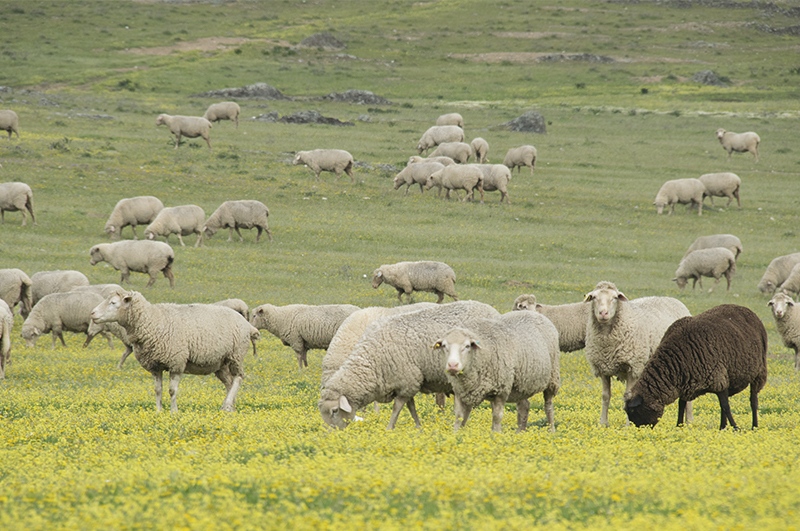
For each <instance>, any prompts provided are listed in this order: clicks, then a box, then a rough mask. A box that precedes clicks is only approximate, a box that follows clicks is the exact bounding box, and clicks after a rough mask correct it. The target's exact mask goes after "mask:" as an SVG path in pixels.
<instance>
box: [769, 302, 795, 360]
mask: <svg viewBox="0 0 800 531" xmlns="http://www.w3.org/2000/svg"><path fill="white" fill-rule="evenodd" d="M767 306H769V307H770V309H771V310H772V317H773V318H774V319H775V328H777V329H778V333H779V334H780V335H781V339H782V340H783V344H784V346H786V347H788V348H790V349H792V350H794V370H795V371H800V312H797V311H795V308H794V299H792V297H790V296H789V295H788V294H786V293H783V292H778V293H776V294H775V295H773V297H772V299H771V300H770V301H769V302H768V303H767Z"/></svg>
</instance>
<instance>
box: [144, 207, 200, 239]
mask: <svg viewBox="0 0 800 531" xmlns="http://www.w3.org/2000/svg"><path fill="white" fill-rule="evenodd" d="M205 222H206V213H205V212H203V209H202V208H200V207H199V206H197V205H181V206H176V207H166V208H163V209H162V210H161V211H160V212H159V213H158V215H157V216H156V219H154V220H153V221H152V222H151V223H150V224H149V225H148V226H147V227H146V228H145V229H144V237H145V238H147V239H148V240H154V239H155V238H156V236H163V237H164V238H166V240H167V242H169V235H170V234H177V235H178V241H179V242H180V243H181V247H186V244H185V243H183V237H184V236H188V235H189V234H197V240H195V242H194V246H195V247H199V246H201V245H203V226H204V225H205Z"/></svg>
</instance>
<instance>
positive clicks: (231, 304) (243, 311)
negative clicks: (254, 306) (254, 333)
mask: <svg viewBox="0 0 800 531" xmlns="http://www.w3.org/2000/svg"><path fill="white" fill-rule="evenodd" d="M214 304H218V305H220V306H227V307H228V308H230V309H231V310H233V311H235V312H236V313H238V314H239V315H241V316H242V317H244V318H245V320H246V321H247V322H250V308H248V307H247V303H246V302H244V301H243V300H242V299H224V300H221V301H217V302H215V303H214Z"/></svg>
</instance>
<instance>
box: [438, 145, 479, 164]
mask: <svg viewBox="0 0 800 531" xmlns="http://www.w3.org/2000/svg"><path fill="white" fill-rule="evenodd" d="M470 156H472V147H470V145H469V144H467V143H465V142H442V143H441V144H439V145H438V146H436V149H434V150H433V153H431V157H450V158H451V159H453V160H454V161H456V162H457V163H459V164H466V163H467V162H468V161H469V158H470Z"/></svg>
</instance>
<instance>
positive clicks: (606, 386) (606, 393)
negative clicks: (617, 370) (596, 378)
mask: <svg viewBox="0 0 800 531" xmlns="http://www.w3.org/2000/svg"><path fill="white" fill-rule="evenodd" d="M600 381H601V382H602V383H603V398H602V407H601V408H600V424H601V425H603V426H608V405H609V404H610V403H611V377H610V376H601V377H600Z"/></svg>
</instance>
